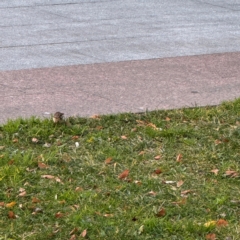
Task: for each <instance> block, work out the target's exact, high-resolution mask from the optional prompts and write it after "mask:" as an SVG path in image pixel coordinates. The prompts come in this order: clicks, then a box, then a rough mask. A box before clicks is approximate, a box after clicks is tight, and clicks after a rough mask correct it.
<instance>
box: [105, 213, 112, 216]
mask: <svg viewBox="0 0 240 240" xmlns="http://www.w3.org/2000/svg"><path fill="white" fill-rule="evenodd" d="M103 216H104V217H113V214H111V213H105V214H103Z"/></svg>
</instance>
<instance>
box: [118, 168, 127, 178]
mask: <svg viewBox="0 0 240 240" xmlns="http://www.w3.org/2000/svg"><path fill="white" fill-rule="evenodd" d="M128 174H129V170H128V169H126V170H124V171H123V172H122V173H121V174H119V175H118V178H119V179H124V178H126V177H127V176H128Z"/></svg>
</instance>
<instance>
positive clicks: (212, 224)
mask: <svg viewBox="0 0 240 240" xmlns="http://www.w3.org/2000/svg"><path fill="white" fill-rule="evenodd" d="M216 223H217V222H216V221H209V222H206V223H205V224H204V227H211V226H215V225H216Z"/></svg>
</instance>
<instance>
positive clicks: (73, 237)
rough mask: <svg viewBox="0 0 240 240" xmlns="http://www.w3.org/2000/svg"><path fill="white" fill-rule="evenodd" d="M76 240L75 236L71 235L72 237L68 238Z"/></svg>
mask: <svg viewBox="0 0 240 240" xmlns="http://www.w3.org/2000/svg"><path fill="white" fill-rule="evenodd" d="M76 239H77V237H76V235H75V234H73V235H72V236H71V237H70V238H69V240H76Z"/></svg>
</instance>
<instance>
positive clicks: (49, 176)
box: [41, 175, 55, 179]
mask: <svg viewBox="0 0 240 240" xmlns="http://www.w3.org/2000/svg"><path fill="white" fill-rule="evenodd" d="M41 178H47V179H54V178H55V177H54V176H52V175H42V176H41Z"/></svg>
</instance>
